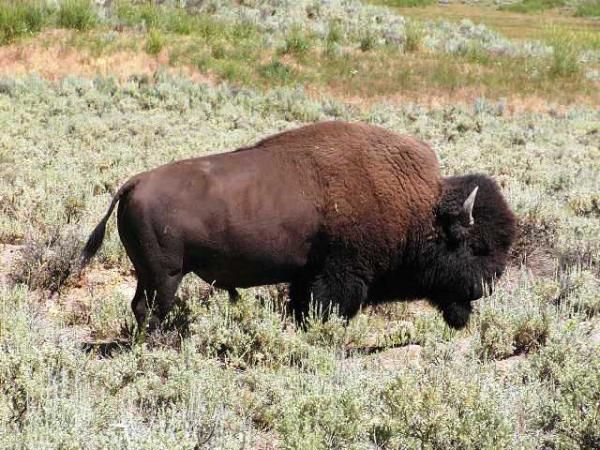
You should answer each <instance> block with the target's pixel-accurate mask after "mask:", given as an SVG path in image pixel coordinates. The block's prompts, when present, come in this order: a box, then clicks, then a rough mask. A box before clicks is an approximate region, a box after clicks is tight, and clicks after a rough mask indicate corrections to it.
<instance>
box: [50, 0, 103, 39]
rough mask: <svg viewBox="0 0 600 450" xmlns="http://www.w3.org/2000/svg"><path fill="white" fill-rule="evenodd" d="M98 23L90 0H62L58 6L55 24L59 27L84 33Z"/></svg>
mask: <svg viewBox="0 0 600 450" xmlns="http://www.w3.org/2000/svg"><path fill="white" fill-rule="evenodd" d="M98 21H99V19H98V16H97V14H96V11H95V10H94V7H93V6H92V2H91V0H62V1H61V3H60V4H59V6H58V12H57V19H56V22H57V25H58V26H59V27H63V28H72V29H74V30H78V31H86V30H89V29H91V28H93V27H94V26H95V25H96V24H97V23H98Z"/></svg>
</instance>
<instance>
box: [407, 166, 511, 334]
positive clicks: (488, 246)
mask: <svg viewBox="0 0 600 450" xmlns="http://www.w3.org/2000/svg"><path fill="white" fill-rule="evenodd" d="M475 187H479V189H478V192H477V195H476V197H475V203H474V206H473V220H474V223H473V224H472V225H470V224H469V216H468V213H466V212H465V210H464V208H463V204H464V202H465V200H466V199H467V197H468V196H469V194H470V193H471V192H472V191H473V189H475ZM515 234H516V224H515V216H514V214H513V213H512V211H511V210H510V208H509V206H508V204H507V203H506V201H505V199H504V197H503V196H502V194H501V192H500V189H499V187H498V185H497V184H496V182H495V181H494V180H493V179H491V178H489V177H487V176H485V175H478V174H477V175H467V176H460V177H447V178H444V180H443V188H442V197H441V200H440V201H439V203H438V205H437V207H436V210H435V219H434V232H433V235H432V236H429V237H428V239H427V240H426V241H425V242H424V245H423V247H422V251H421V253H420V254H419V256H418V258H419V261H418V263H417V265H418V267H419V268H420V270H421V272H420V274H419V277H418V279H419V284H420V288H421V293H422V295H423V296H425V297H427V298H429V299H430V300H431V301H432V302H433V304H434V305H436V306H437V307H438V308H439V309H440V310H441V311H442V313H443V315H444V319H445V320H446V322H447V323H448V324H449V325H450V326H452V327H455V328H462V327H464V326H465V325H466V324H467V322H468V319H469V316H470V314H471V311H472V308H471V301H473V300H477V299H479V298H481V297H482V296H483V295H484V293H488V294H489V293H491V289H492V285H493V282H494V280H495V279H496V278H498V277H499V276H500V275H502V273H503V272H504V269H505V267H506V263H507V259H508V253H509V249H510V246H511V245H512V243H513V241H514V239H515ZM484 289H485V290H486V291H487V292H484Z"/></svg>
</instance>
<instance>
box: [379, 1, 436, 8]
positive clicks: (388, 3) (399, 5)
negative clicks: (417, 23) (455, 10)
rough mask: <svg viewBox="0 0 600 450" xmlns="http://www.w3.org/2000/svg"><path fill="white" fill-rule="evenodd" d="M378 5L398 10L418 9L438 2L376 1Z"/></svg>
mask: <svg viewBox="0 0 600 450" xmlns="http://www.w3.org/2000/svg"><path fill="white" fill-rule="evenodd" d="M372 3H374V4H376V5H385V6H392V7H396V8H417V7H422V6H429V5H434V4H436V3H437V1H436V0H374V1H373V2H372Z"/></svg>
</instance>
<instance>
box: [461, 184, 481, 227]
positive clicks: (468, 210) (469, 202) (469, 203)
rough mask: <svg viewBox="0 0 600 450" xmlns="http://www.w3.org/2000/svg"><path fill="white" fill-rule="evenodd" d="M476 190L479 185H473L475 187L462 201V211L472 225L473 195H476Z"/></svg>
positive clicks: (473, 221)
mask: <svg viewBox="0 0 600 450" xmlns="http://www.w3.org/2000/svg"><path fill="white" fill-rule="evenodd" d="M478 190H479V186H475V189H473V191H471V193H470V194H469V196H468V197H467V199H466V200H465V202H464V203H463V212H464V213H465V214H466V215H467V217H468V218H469V225H473V224H474V223H475V220H473V206H474V205H475V197H476V196H477V191H478Z"/></svg>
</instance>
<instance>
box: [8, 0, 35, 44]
mask: <svg viewBox="0 0 600 450" xmlns="http://www.w3.org/2000/svg"><path fill="white" fill-rule="evenodd" d="M44 15H45V9H44V8H43V6H42V3H41V2H34V1H31V2H17V1H7V2H3V3H1V4H0V45H4V44H8V43H10V42H13V41H14V40H15V39H17V38H19V37H21V36H25V35H31V34H34V33H38V32H39V31H41V29H42V26H43V24H44Z"/></svg>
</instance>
